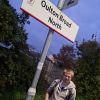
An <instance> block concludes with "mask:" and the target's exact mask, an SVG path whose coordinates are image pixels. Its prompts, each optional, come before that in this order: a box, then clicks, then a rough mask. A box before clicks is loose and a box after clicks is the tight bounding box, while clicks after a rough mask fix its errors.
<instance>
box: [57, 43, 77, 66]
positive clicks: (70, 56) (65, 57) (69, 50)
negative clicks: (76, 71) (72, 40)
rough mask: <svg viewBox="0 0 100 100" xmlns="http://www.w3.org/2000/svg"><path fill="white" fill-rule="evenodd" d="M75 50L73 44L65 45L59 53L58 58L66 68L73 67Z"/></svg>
mask: <svg viewBox="0 0 100 100" xmlns="http://www.w3.org/2000/svg"><path fill="white" fill-rule="evenodd" d="M74 58H75V52H74V48H73V46H69V45H63V46H62V48H61V49H60V52H59V53H58V54H57V60H58V62H60V65H61V66H62V67H64V68H73V66H74Z"/></svg>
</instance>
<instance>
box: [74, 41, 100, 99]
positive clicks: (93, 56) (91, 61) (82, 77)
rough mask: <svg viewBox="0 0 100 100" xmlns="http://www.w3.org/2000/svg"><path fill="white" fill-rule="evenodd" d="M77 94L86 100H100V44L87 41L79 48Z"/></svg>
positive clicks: (76, 79)
mask: <svg viewBox="0 0 100 100" xmlns="http://www.w3.org/2000/svg"><path fill="white" fill-rule="evenodd" d="M77 49H78V59H77V63H76V77H75V81H76V85H77V93H78V94H79V95H81V96H84V97H85V100H100V44H99V43H97V42H96V41H86V42H83V43H82V44H80V45H79V46H77Z"/></svg>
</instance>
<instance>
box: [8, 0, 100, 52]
mask: <svg viewBox="0 0 100 100" xmlns="http://www.w3.org/2000/svg"><path fill="white" fill-rule="evenodd" d="M9 1H10V4H11V5H12V6H13V7H14V8H15V9H16V11H17V12H18V13H20V12H21V10H20V7H21V4H22V0H9ZM50 1H51V2H52V3H53V4H55V5H57V2H58V0H50ZM99 10H100V0H79V2H78V4H77V5H75V6H73V7H71V8H68V9H66V10H64V11H63V13H64V14H66V16H68V17H69V18H70V19H71V20H73V21H74V22H75V23H76V24H77V25H78V26H79V31H78V33H77V36H76V39H75V41H78V42H79V43H81V42H82V41H83V39H84V40H90V39H91V37H92V34H95V35H96V39H97V40H98V41H99V42H100V11H99ZM29 20H30V24H29V25H26V26H25V30H26V32H27V33H28V40H27V43H28V44H29V45H31V46H33V47H34V48H35V50H36V51H38V52H41V51H42V48H43V46H44V43H45V40H46V37H47V34H48V30H49V28H48V27H47V26H45V25H43V24H42V23H40V22H39V21H37V20H36V19H34V18H32V17H30V18H29ZM62 45H75V42H74V43H72V42H70V41H69V40H67V39H65V38H64V37H62V36H61V35H59V34H58V33H56V32H55V33H54V34H53V38H52V41H51V44H50V47H49V50H48V54H54V53H55V54H56V53H58V52H59V50H60V48H61V47H62Z"/></svg>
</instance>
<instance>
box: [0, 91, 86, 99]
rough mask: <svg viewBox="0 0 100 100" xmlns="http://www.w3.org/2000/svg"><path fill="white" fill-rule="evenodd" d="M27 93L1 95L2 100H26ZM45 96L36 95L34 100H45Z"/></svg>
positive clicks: (13, 92) (18, 92) (15, 92)
mask: <svg viewBox="0 0 100 100" xmlns="http://www.w3.org/2000/svg"><path fill="white" fill-rule="evenodd" d="M25 96H26V93H23V92H20V91H12V92H9V93H4V94H0V100H25ZM43 98H44V94H42V93H41V94H38V93H37V94H36V96H35V99H34V100H43ZM76 100H84V99H83V98H82V97H81V96H78V97H77V98H76Z"/></svg>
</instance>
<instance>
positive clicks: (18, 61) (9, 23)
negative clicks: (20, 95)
mask: <svg viewBox="0 0 100 100" xmlns="http://www.w3.org/2000/svg"><path fill="white" fill-rule="evenodd" d="M27 22H28V15H26V14H24V13H23V12H22V13H20V14H19V13H17V12H16V10H15V9H14V8H13V7H12V6H11V5H10V4H9V1H8V0H0V92H4V91H5V90H9V89H13V88H16V89H17V88H20V87H22V88H23V89H26V88H27V87H28V86H29V85H30V84H31V80H32V76H33V66H34V62H35V56H34V54H32V53H31V55H30V53H29V47H28V45H27V43H26V40H27V33H26V31H25V30H24V25H25V24H26V23H27Z"/></svg>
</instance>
